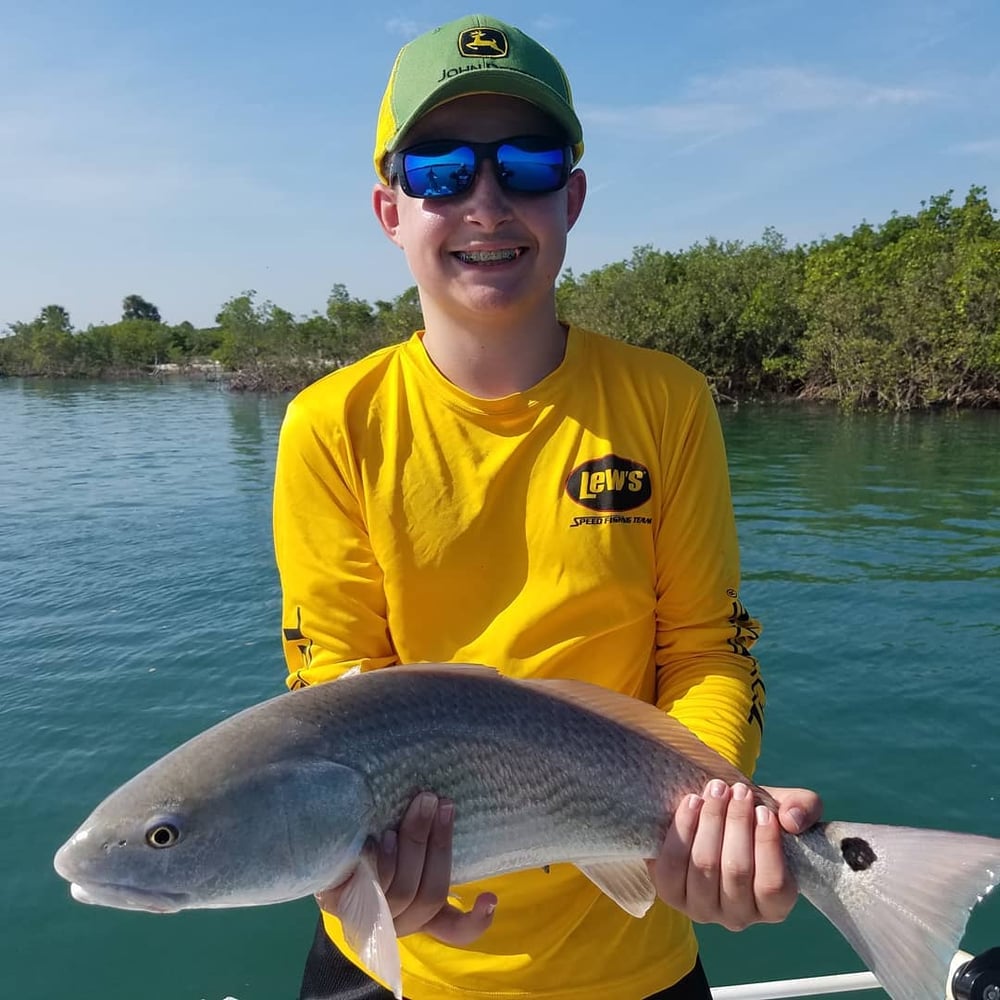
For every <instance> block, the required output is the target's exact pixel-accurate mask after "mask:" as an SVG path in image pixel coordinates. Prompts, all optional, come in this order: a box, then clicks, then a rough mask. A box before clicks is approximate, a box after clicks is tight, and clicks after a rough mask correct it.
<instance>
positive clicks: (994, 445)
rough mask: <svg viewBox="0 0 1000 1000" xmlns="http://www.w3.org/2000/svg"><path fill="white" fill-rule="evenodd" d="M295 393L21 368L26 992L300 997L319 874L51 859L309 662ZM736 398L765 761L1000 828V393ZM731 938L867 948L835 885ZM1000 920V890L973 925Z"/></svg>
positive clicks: (772, 777)
mask: <svg viewBox="0 0 1000 1000" xmlns="http://www.w3.org/2000/svg"><path fill="white" fill-rule="evenodd" d="M283 408H284V401H283V400H280V399H269V398H257V397H239V396H233V395H229V394H227V393H225V392H222V391H220V390H218V389H217V388H216V387H214V386H211V385H200V384H187V383H171V384H166V385H157V384H152V383H150V384H146V383H128V384H112V385H96V384H81V383H60V384H53V383H40V382H19V381H13V380H8V381H2V380H0V580H2V581H3V582H2V584H0V803H2V809H3V818H4V822H3V826H2V833H0V852H2V853H0V859H2V873H3V882H4V889H5V891H4V893H3V902H0V912H2V914H3V922H2V926H3V930H4V939H3V942H4V943H3V952H4V956H5V958H4V961H3V962H0V996H2V997H11V998H18V1000H42V998H46V1000H48V998H52V997H61V996H72V997H74V998H78V1000H137V998H141V1000H188V998H191V1000H222V998H224V997H227V996H228V997H236V998H238V1000H283V998H292V997H294V996H295V993H296V989H297V985H298V976H299V972H300V968H301V962H302V958H303V955H304V953H305V950H306V947H307V945H308V942H309V938H310V934H311V931H312V926H313V922H314V909H313V904H312V903H311V901H300V902H298V903H295V904H288V905H285V906H280V907H267V908H263V909H259V910H243V911H235V910H234V911H214V912H200V913H199V912H192V913H182V914H178V915H173V916H167V917H163V916H154V915H148V914H141V913H126V912H119V911H113V910H105V909H101V908H94V907H86V906H82V905H80V904H78V903H75V902H73V901H72V900H71V899H70V898H69V895H68V892H67V887H66V886H65V885H64V884H63V883H62V882H61V880H60V879H59V878H58V877H57V876H56V875H55V873H54V872H53V871H52V869H51V857H52V854H53V853H54V851H55V850H56V848H57V847H58V846H59V844H60V843H61V842H62V841H63V840H64V839H65V838H66V836H67V835H68V834H69V833H70V832H72V830H73V829H74V828H75V827H76V825H77V824H78V823H79V821H80V820H81V819H82V818H83V817H84V815H85V814H86V812H87V811H89V809H90V808H91V807H92V806H93V805H94V804H95V803H96V802H97V800H98V799H99V798H101V797H102V796H103V795H104V794H106V793H107V792H108V791H110V790H111V789H113V788H114V787H115V786H116V785H117V784H118V783H120V782H121V781H123V780H124V779H126V778H127V777H130V776H131V775H132V774H133V773H134V772H135V771H136V770H138V768H139V767H141V766H142V765H144V764H146V763H148V762H149V761H151V760H153V759H155V758H156V757H158V756H159V755H160V754H162V753H163V752H165V751H166V750H168V749H169V748H171V747H172V746H174V745H175V744H176V743H178V742H179V741H181V740H182V739H184V738H186V737H188V736H190V735H192V734H194V733H195V732H197V731H199V730H200V729H202V728H204V727H205V726H207V725H209V724H211V723H213V722H215V721H217V720H218V719H220V718H222V717H223V716H225V715H227V714H229V713H231V712H232V711H233V710H234V709H237V708H240V707H243V706H245V705H248V704H250V703H252V702H254V701H257V700H260V699H261V698H264V697H266V696H268V695H270V694H273V693H276V692H277V691H279V690H281V684H282V677H283V672H284V667H283V663H282V660H281V656H280V652H279V648H278V591H277V581H276V575H275V572H274V568H273V565H272V559H271V551H270V540H269V528H270V526H269V491H270V481H271V475H272V470H273V460H274V449H275V441H276V436H277V430H278V426H279V422H280V420H281V415H282V411H283ZM723 419H724V424H725V430H726V437H727V441H728V445H729V450H730V460H731V466H732V474H733V488H734V494H735V498H736V504H737V516H738V519H739V523H740V534H741V539H742V544H743V558H744V587H743V596H744V598H745V600H746V602H747V604H748V606H749V607H750V608H751V609H752V611H753V612H754V613H755V614H756V615H758V616H759V617H761V618H762V619H763V620H764V623H765V632H764V636H763V638H762V640H761V642H760V644H759V646H758V652H759V654H760V657H761V659H762V662H763V667H764V671H765V678H766V681H767V685H768V697H769V703H768V722H767V731H766V739H765V751H764V755H763V757H762V760H761V763H760V767H759V769H758V777H759V778H760V779H762V780H764V781H765V782H771V783H774V784H782V783H784V784H805V785H811V786H813V787H816V788H818V789H820V790H821V791H822V792H823V794H824V796H825V799H826V802H827V813H828V815H830V816H831V817H837V818H843V819H863V820H871V821H880V822H891V823H906V824H914V825H923V826H945V827H952V828H956V829H964V830H968V831H971V832H977V833H990V834H1000V802H998V796H1000V725H998V715H1000V696H998V692H997V681H996V671H997V649H998V646H1000V625H998V621H1000V613H998V605H1000V600H998V598H1000V413H967V414H962V415H959V416H955V415H945V416H941V415H938V416H912V417H902V418H900V417H892V416H878V415H864V416H845V415H841V414H838V413H836V412H832V411H827V410H803V409H801V408H798V407H786V408H770V409H763V408H752V407H744V408H742V409H740V410H739V411H736V412H731V411H727V412H726V413H725V414H724V416H723ZM232 847H233V850H239V831H234V838H233V845H232ZM701 937H702V942H703V950H704V959H705V964H706V966H707V968H708V971H709V974H710V977H711V978H712V980H713V981H714V982H715V983H717V984H724V983H731V982H742V981H747V980H755V979H763V978H781V977H786V976H798V975H809V974H819V973H825V972H844V971H850V970H854V969H857V968H859V967H860V966H859V963H858V961H857V960H856V959H855V958H854V957H853V955H852V953H851V952H850V950H849V949H848V947H847V945H846V944H844V943H843V942H842V941H841V939H840V938H839V936H838V935H837V934H836V932H835V931H833V930H832V928H830V927H829V926H828V925H827V924H826V923H825V921H824V920H823V918H821V917H819V916H818V915H816V914H815V913H814V912H813V911H812V910H811V909H810V908H809V906H808V905H807V904H805V903H801V904H800V905H799V906H798V907H797V908H796V910H795V912H794V913H793V914H792V917H791V918H790V919H789V920H788V921H787V922H786V923H785V924H784V925H782V926H780V927H757V928H751V929H750V930H749V931H746V932H744V933H743V934H740V935H732V934H728V933H727V932H725V931H721V930H719V929H716V928H708V929H705V930H704V931H703V933H702V934H701ZM994 944H1000V903H998V901H997V900H988V901H987V902H986V903H985V904H983V905H982V906H981V907H980V908H979V909H978V910H977V911H976V913H975V914H974V915H973V918H972V921H971V923H970V927H969V932H968V934H967V936H966V939H965V946H966V947H967V948H968V949H969V950H981V949H983V948H985V947H988V946H991V945H994Z"/></svg>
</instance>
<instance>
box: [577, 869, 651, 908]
mask: <svg viewBox="0 0 1000 1000" xmlns="http://www.w3.org/2000/svg"><path fill="white" fill-rule="evenodd" d="M576 867H577V868H578V869H579V870H580V871H581V872H583V874H584V875H586V876H587V878H589V879H590V881H591V882H593V883H594V885H596V886H597V888H598V889H600V890H601V892H603V893H604V894H605V895H606V896H610V897H611V898H612V899H613V900H614V901H615V902H616V903H617V904H618V905H619V906H620V907H621V908H622V909H623V910H624V911H625V912H626V913H631V914H632V916H633V917H644V916H645V915H646V911H647V910H648V909H649V908H650V907H651V906H652V905H653V901H654V900H655V899H656V889H655V887H654V886H653V880H652V879H651V878H650V875H649V869H648V868H647V867H646V862H645V861H644V860H643V859H642V858H629V859H627V860H622V859H621V858H615V859H613V860H608V861H592V862H590V863H589V864H585V865H577V866H576Z"/></svg>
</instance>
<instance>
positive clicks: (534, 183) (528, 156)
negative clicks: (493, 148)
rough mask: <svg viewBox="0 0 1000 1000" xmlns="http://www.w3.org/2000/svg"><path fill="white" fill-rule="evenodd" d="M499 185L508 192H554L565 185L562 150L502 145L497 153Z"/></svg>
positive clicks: (563, 154) (564, 153)
mask: <svg viewBox="0 0 1000 1000" xmlns="http://www.w3.org/2000/svg"><path fill="white" fill-rule="evenodd" d="M497 167H498V168H499V171H500V182H501V184H502V186H503V187H505V188H507V189H508V190H510V191H523V192H525V193H529V192H530V193H538V194H540V193H542V192H544V191H557V190H558V189H559V188H561V187H562V186H563V184H565V183H566V150H565V149H538V150H527V149H522V148H521V147H519V146H512V145H509V144H504V145H502V146H500V147H499V148H498V149H497Z"/></svg>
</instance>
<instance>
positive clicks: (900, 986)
mask: <svg viewBox="0 0 1000 1000" xmlns="http://www.w3.org/2000/svg"><path fill="white" fill-rule="evenodd" d="M785 850H786V854H787V856H788V859H789V863H790V866H791V869H792V871H793V872H794V873H795V875H796V878H797V879H798V882H799V890H800V891H801V892H802V894H803V895H804V896H805V897H806V898H807V899H808V900H809V901H810V902H811V903H812V904H813V905H814V906H815V907H816V908H817V909H818V910H819V911H820V912H821V913H822V914H823V915H824V916H825V917H826V918H827V919H828V920H829V921H830V922H831V923H832V924H833V925H834V926H835V927H836V928H837V930H839V931H840V933H841V934H843V935H844V937H845V938H847V940H848V941H849V942H850V944H851V946H852V947H853V948H854V950H855V951H856V952H857V953H858V956H859V957H860V958H861V960H862V961H863V962H864V963H865V965H867V966H868V968H869V969H871V971H872V972H873V973H875V976H876V977H877V978H878V980H879V982H880V983H881V984H882V987H883V988H884V989H885V991H886V992H887V993H888V994H889V995H890V996H891V997H892V998H893V1000H940V998H941V997H942V996H944V995H945V986H946V982H947V978H948V972H949V967H950V964H951V961H952V958H953V957H954V955H955V952H956V951H957V950H958V947H959V943H960V941H961V939H962V934H963V933H964V932H965V925H966V922H967V921H968V918H969V913H970V911H971V910H972V908H973V907H974V906H975V905H976V903H978V902H979V901H980V900H981V899H983V897H984V896H985V895H986V894H987V893H988V892H989V891H990V890H991V889H992V888H993V887H994V885H996V884H997V881H998V880H1000V840H995V839H993V838H992V837H977V836H971V835H968V834H959V833H945V832H943V831H939V830H915V829H910V828H907V827H899V826H875V825H872V824H866V823H825V824H820V825H818V826H816V827H814V828H813V829H812V830H810V831H808V832H807V833H805V834H803V835H802V836H801V837H787V838H786V839H785Z"/></svg>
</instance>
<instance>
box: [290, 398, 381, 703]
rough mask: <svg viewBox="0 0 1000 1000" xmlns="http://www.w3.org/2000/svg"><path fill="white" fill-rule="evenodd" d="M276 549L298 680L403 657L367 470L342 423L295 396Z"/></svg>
mask: <svg viewBox="0 0 1000 1000" xmlns="http://www.w3.org/2000/svg"><path fill="white" fill-rule="evenodd" d="M274 547H275V558H276V560H277V564H278V574H279V576H280V579H281V592H282V642H283V646H284V651H285V660H286V662H287V665H288V671H289V676H288V678H287V684H288V686H289V687H290V688H293V689H294V688H297V687H302V686H304V685H307V684H317V683H320V682H322V681H329V680H334V679H335V678H337V677H339V676H341V674H343V673H344V672H345V671H347V670H349V669H351V668H352V667H360V668H361V669H362V670H371V669H376V668H378V667H384V666H387V665H389V664H392V663H395V662H396V659H397V658H396V654H395V651H394V650H393V647H392V642H391V640H390V637H389V629H388V625H387V621H386V600H385V590H384V587H383V577H382V571H381V569H380V567H379V565H378V563H377V561H376V559H375V557H374V554H373V552H372V546H371V542H370V539H369V537H368V531H367V528H366V525H365V517H364V507H363V502H362V500H361V489H360V481H359V476H358V474H357V469H356V466H355V463H354V462H353V458H352V456H351V454H350V450H349V449H348V447H347V445H346V436H345V435H344V433H343V430H342V429H341V428H338V427H337V425H336V424H335V423H334V422H332V421H331V422H330V424H329V426H324V427H323V428H322V432H321V431H320V429H319V428H318V427H317V424H316V421H315V419H314V416H313V414H312V413H311V412H310V409H309V408H308V407H307V406H304V405H302V404H301V403H300V402H299V401H298V400H293V401H292V402H291V403H290V404H289V407H288V410H287V411H286V414H285V419H284V422H283V423H282V427H281V435H280V438H279V443H278V459H277V468H276V472H275V483H274Z"/></svg>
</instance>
